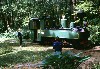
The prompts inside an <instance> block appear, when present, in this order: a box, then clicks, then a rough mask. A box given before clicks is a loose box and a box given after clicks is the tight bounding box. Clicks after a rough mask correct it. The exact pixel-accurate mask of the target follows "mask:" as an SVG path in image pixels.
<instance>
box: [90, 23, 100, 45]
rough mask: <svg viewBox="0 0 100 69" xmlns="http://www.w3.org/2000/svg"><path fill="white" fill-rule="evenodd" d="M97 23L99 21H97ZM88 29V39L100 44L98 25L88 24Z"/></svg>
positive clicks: (99, 27)
mask: <svg viewBox="0 0 100 69" xmlns="http://www.w3.org/2000/svg"><path fill="white" fill-rule="evenodd" d="M98 24H99V23H98ZM89 30H90V34H91V35H90V40H91V41H92V42H93V43H94V44H96V43H97V44H100V25H90V26H89Z"/></svg>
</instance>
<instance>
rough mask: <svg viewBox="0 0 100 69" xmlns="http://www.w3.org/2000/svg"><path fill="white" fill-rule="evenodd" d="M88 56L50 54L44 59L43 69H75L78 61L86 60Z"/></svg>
mask: <svg viewBox="0 0 100 69" xmlns="http://www.w3.org/2000/svg"><path fill="white" fill-rule="evenodd" d="M86 58H87V59H88V58H89V56H84V57H76V56H72V55H69V54H65V53H64V54H62V55H60V56H59V55H52V56H50V57H48V58H46V59H45V61H44V65H43V69H49V68H50V67H51V68H53V69H66V68H67V69H75V68H77V67H78V66H79V64H80V63H82V62H83V61H85V60H87V59H86Z"/></svg>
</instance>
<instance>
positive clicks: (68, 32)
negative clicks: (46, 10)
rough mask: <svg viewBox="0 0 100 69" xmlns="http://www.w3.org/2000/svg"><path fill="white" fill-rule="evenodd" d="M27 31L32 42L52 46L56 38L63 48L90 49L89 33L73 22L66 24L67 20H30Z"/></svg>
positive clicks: (49, 18) (46, 18)
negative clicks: (28, 30)
mask: <svg viewBox="0 0 100 69" xmlns="http://www.w3.org/2000/svg"><path fill="white" fill-rule="evenodd" d="M29 29H30V30H31V33H32V34H31V35H32V36H33V38H32V40H33V42H39V43H40V44H44V45H47V44H48V45H52V44H53V42H54V41H55V39H56V38H59V41H61V42H62V44H63V47H73V48H75V49H90V48H92V46H91V41H90V40H88V38H89V36H90V33H89V31H88V29H87V28H86V24H84V26H78V25H76V24H75V23H74V22H71V23H69V24H68V23H67V19H65V18H62V19H60V22H59V19H56V18H51V17H45V18H42V19H41V18H31V19H30V22H29Z"/></svg>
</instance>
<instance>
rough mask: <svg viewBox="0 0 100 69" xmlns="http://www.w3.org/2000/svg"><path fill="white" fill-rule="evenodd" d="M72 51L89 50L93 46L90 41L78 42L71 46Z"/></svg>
mask: <svg viewBox="0 0 100 69" xmlns="http://www.w3.org/2000/svg"><path fill="white" fill-rule="evenodd" d="M73 47H74V49H78V50H89V49H92V48H93V47H94V45H93V44H92V43H91V41H88V40H82V41H80V42H77V44H74V45H73Z"/></svg>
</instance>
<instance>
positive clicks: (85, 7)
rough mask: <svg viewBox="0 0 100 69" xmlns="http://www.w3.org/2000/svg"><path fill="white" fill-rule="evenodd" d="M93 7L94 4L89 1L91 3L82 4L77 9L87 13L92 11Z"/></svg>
mask: <svg viewBox="0 0 100 69" xmlns="http://www.w3.org/2000/svg"><path fill="white" fill-rule="evenodd" d="M92 5H93V2H92V1H89V2H87V1H86V2H83V3H80V4H78V5H77V6H76V9H83V10H84V11H85V12H87V11H91V10H92V9H93V8H94V7H92Z"/></svg>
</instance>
